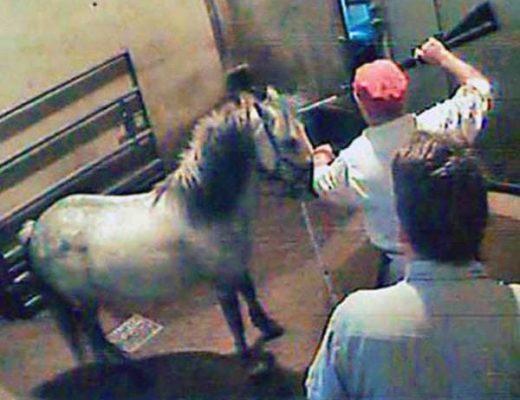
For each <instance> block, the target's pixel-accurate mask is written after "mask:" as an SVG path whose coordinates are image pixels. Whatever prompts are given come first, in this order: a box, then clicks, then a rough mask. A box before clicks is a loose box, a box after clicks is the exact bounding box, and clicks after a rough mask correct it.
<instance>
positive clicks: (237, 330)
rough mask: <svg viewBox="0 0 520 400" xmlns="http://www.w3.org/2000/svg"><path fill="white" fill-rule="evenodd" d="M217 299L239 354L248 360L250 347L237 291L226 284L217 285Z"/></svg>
mask: <svg viewBox="0 0 520 400" xmlns="http://www.w3.org/2000/svg"><path fill="white" fill-rule="evenodd" d="M217 297H218V300H219V303H220V306H221V307H222V312H223V314H224V317H225V318H226V321H227V324H228V326H229V329H230V330H231V334H232V335H233V339H234V341H235V348H236V350H237V353H238V354H240V356H241V357H242V358H247V356H248V355H249V354H248V347H247V342H246V339H245V334H244V323H243V321H242V315H241V313H240V305H239V303H238V296H237V292H236V289H235V288H234V287H233V286H231V285H229V284H226V283H217Z"/></svg>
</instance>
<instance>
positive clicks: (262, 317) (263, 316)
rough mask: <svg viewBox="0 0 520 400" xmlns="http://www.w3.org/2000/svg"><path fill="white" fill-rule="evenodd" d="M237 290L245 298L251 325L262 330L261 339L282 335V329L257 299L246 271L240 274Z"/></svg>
mask: <svg viewBox="0 0 520 400" xmlns="http://www.w3.org/2000/svg"><path fill="white" fill-rule="evenodd" d="M238 290H239V291H240V293H242V295H243V296H244V299H245V300H246V303H247V307H248V309H249V316H250V317H251V321H252V322H253V325H255V326H256V327H257V328H258V329H260V330H261V331H262V339H263V340H271V339H274V338H277V337H279V336H281V335H283V333H284V329H283V328H282V327H281V326H280V325H279V324H278V323H277V322H276V321H274V320H273V319H271V318H269V316H268V315H267V313H266V312H265V310H264V308H263V307H262V305H261V304H260V302H259V301H258V298H257V296H256V290H255V286H254V284H253V280H252V279H251V276H250V275H249V273H248V272H247V271H246V272H244V274H243V275H242V279H241V280H240V282H239V284H238Z"/></svg>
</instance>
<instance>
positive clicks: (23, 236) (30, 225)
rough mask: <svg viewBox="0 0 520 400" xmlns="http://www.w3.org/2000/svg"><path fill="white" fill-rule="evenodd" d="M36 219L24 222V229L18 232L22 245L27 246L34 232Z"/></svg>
mask: <svg viewBox="0 0 520 400" xmlns="http://www.w3.org/2000/svg"><path fill="white" fill-rule="evenodd" d="M35 225H36V221H34V220H32V219H30V220H27V221H25V222H24V224H23V226H22V229H20V231H19V232H18V241H19V242H20V244H21V245H22V246H27V245H28V244H29V242H30V241H31V238H32V236H33V233H34V227H35Z"/></svg>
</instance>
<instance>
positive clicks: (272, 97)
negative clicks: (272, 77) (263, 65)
mask: <svg viewBox="0 0 520 400" xmlns="http://www.w3.org/2000/svg"><path fill="white" fill-rule="evenodd" d="M265 97H266V100H267V101H268V102H272V101H276V100H278V99H279V98H280V95H279V94H278V91H277V90H276V89H275V88H274V87H272V86H270V85H268V86H267V88H266V93H265Z"/></svg>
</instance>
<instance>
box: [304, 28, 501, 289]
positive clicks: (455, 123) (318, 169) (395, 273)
mask: <svg viewBox="0 0 520 400" xmlns="http://www.w3.org/2000/svg"><path fill="white" fill-rule="evenodd" d="M415 56H416V57H417V58H419V59H421V60H422V61H424V62H425V63H428V64H431V65H438V66H440V67H441V68H443V69H444V70H445V71H447V72H448V73H450V74H451V75H452V76H453V77H454V78H455V79H456V80H457V81H458V83H459V84H460V87H459V89H458V90H457V92H456V93H455V95H454V96H453V97H452V98H450V99H448V100H446V101H444V102H442V103H440V104H437V105H435V106H434V107H432V108H430V109H428V110H426V111H423V112H422V113H420V114H406V113H405V112H404V106H405V101H406V97H407V91H408V82H409V78H408V75H407V74H406V73H405V72H404V71H403V70H402V69H401V68H400V67H399V66H398V65H397V64H395V63H394V62H393V61H390V60H377V61H374V62H372V63H368V64H364V65H362V66H361V67H359V68H358V69H357V70H356V72H355V76H354V80H353V85H352V88H353V94H354V98H355V99H356V102H357V104H358V106H359V108H360V110H361V113H362V115H363V118H364V119H365V121H366V123H367V124H368V128H366V129H365V130H364V131H363V132H362V134H361V136H359V137H358V138H357V139H355V140H354V141H353V142H352V144H351V145H350V146H348V147H347V148H345V149H343V150H342V151H341V152H340V153H339V155H338V157H336V158H335V157H334V153H333V152H332V148H331V146H330V145H328V144H325V145H321V146H318V147H317V148H316V149H315V150H314V157H313V161H314V176H313V188H314V190H315V192H316V193H317V194H318V195H320V197H326V196H327V194H328V192H331V191H333V190H335V189H339V188H342V187H343V188H345V187H347V188H348V189H347V190H354V192H355V193H356V194H357V197H358V198H360V200H361V204H362V206H363V209H364V214H365V227H366V231H367V234H368V236H369V238H370V241H371V243H372V244H373V245H374V246H375V247H376V248H378V249H379V250H380V251H381V258H382V262H381V265H380V268H379V271H378V277H377V283H376V286H377V287H383V286H387V285H389V284H392V283H395V282H396V281H397V280H399V279H401V278H402V277H403V275H404V259H403V256H402V254H403V250H404V243H403V241H402V239H401V238H400V236H399V224H398V219H397V215H396V212H395V207H394V196H393V190H392V178H391V172H390V164H391V161H392V158H393V156H394V153H395V152H396V150H397V149H399V148H400V147H402V146H403V145H405V144H407V142H408V140H409V138H410V135H411V134H412V133H413V132H415V131H416V130H421V131H425V132H430V133H434V134H441V135H442V134H454V135H463V136H465V138H466V139H467V140H468V141H469V142H470V143H471V142H473V140H474V138H475V137H476V135H477V134H478V132H479V131H480V130H481V129H482V126H483V123H484V120H485V116H486V113H487V112H488V110H489V108H490V104H491V97H490V84H489V82H488V80H487V79H486V78H485V77H484V76H483V75H482V74H481V73H480V72H479V71H478V70H476V69H475V68H474V67H472V66H471V65H469V64H467V63H466V62H464V61H463V60H461V59H460V58H458V57H457V56H455V55H454V54H453V53H451V52H450V51H448V50H447V49H446V48H445V47H444V46H443V44H442V43H441V42H439V41H438V40H436V39H434V38H430V39H429V40H428V41H427V42H426V43H424V44H423V45H422V46H421V47H419V48H418V49H416V54H415Z"/></svg>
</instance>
